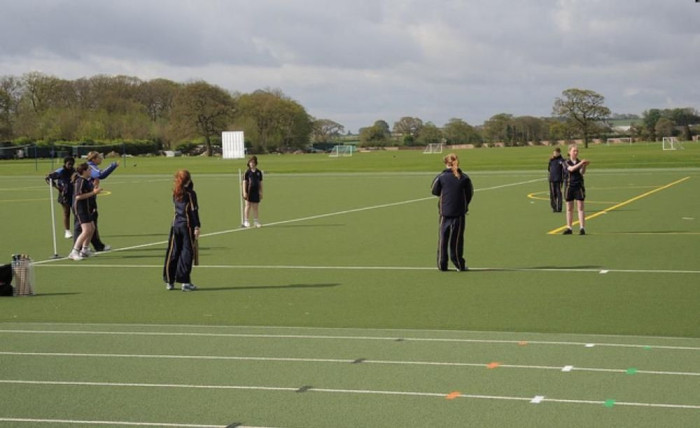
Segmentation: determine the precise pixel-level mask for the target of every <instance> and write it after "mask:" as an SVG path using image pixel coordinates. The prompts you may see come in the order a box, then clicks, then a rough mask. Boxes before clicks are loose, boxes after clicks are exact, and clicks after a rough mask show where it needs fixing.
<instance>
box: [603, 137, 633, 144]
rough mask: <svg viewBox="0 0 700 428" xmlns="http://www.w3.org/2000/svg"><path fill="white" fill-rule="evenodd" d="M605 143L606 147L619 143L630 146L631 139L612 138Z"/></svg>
mask: <svg viewBox="0 0 700 428" xmlns="http://www.w3.org/2000/svg"><path fill="white" fill-rule="evenodd" d="M606 143H607V144H608V145H610V144H620V143H625V144H632V138H630V137H613V138H608V139H607V141H606Z"/></svg>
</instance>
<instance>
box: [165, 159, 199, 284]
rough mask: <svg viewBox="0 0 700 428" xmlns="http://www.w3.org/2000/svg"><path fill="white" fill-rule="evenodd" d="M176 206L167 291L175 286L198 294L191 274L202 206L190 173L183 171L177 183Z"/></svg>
mask: <svg viewBox="0 0 700 428" xmlns="http://www.w3.org/2000/svg"><path fill="white" fill-rule="evenodd" d="M173 204H174V205H175V216H174V218H173V222H172V225H171V227H170V237H169V238H168V250H167V251H166V253H165V264H164V266H163V280H164V281H165V288H166V289H167V290H173V289H174V288H175V283H176V282H179V283H181V284H182V291H194V290H196V289H197V287H196V286H195V285H194V284H192V281H191V279H190V274H191V273H192V265H193V263H194V258H195V253H196V251H197V248H196V244H197V242H196V241H197V239H199V228H200V226H201V224H200V223H199V206H198V204H197V194H196V193H195V192H194V184H193V183H192V177H191V176H190V172H189V171H187V170H186V169H181V170H179V171H178V172H176V173H175V179H174V180H173Z"/></svg>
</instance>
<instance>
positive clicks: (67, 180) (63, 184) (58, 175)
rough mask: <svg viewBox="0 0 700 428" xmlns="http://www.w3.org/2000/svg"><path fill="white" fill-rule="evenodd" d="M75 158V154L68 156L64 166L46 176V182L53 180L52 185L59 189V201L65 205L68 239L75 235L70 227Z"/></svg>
mask: <svg viewBox="0 0 700 428" xmlns="http://www.w3.org/2000/svg"><path fill="white" fill-rule="evenodd" d="M73 165H75V159H74V158H73V156H66V157H65V158H64V159H63V166H62V167H60V168H58V169H57V170H56V171H54V172H52V173H51V174H49V175H47V176H46V182H47V183H48V182H51V185H52V186H53V187H55V188H56V189H58V203H60V204H61V206H62V207H63V228H64V229H65V234H64V236H65V237H66V239H70V238H72V237H73V232H71V227H70V212H71V205H72V203H73V201H72V200H73V185H72V184H71V180H72V179H73V173H75V168H73Z"/></svg>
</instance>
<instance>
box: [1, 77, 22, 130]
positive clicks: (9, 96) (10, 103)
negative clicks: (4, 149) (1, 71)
mask: <svg viewBox="0 0 700 428" xmlns="http://www.w3.org/2000/svg"><path fill="white" fill-rule="evenodd" d="M21 89H22V83H21V82H20V80H19V79H17V78H15V77H12V76H4V77H2V78H0V139H3V140H10V139H12V137H13V122H14V120H15V119H16V117H17V112H18V108H19V102H20V99H21V97H22V93H21Z"/></svg>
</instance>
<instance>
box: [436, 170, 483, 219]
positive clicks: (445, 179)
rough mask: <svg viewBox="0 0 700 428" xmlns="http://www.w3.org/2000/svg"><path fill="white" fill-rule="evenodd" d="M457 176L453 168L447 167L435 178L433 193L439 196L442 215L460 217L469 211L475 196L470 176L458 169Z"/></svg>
mask: <svg viewBox="0 0 700 428" xmlns="http://www.w3.org/2000/svg"><path fill="white" fill-rule="evenodd" d="M458 172H459V177H455V175H454V174H453V173H452V170H451V169H449V168H447V169H445V170H444V171H442V172H441V173H440V175H438V176H437V177H435V179H434V180H433V186H432V193H433V195H435V196H439V197H440V199H439V201H438V204H439V208H440V215H441V216H443V217H459V216H463V215H465V214H466V213H467V212H468V211H469V203H470V202H471V200H472V197H473V196H474V186H473V185H472V181H471V179H470V178H469V176H468V175H467V174H465V173H463V172H462V170H461V169H460V170H458Z"/></svg>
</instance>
